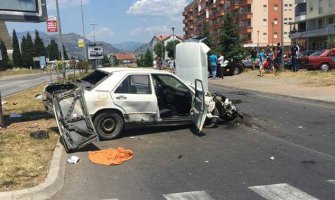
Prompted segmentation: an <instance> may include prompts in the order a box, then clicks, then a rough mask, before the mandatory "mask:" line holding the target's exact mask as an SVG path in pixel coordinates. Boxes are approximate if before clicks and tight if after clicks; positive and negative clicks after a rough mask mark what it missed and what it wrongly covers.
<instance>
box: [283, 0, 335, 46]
mask: <svg viewBox="0 0 335 200" xmlns="http://www.w3.org/2000/svg"><path fill="white" fill-rule="evenodd" d="M295 3H296V7H295V11H296V12H295V22H294V23H292V24H290V30H291V31H290V38H291V39H292V40H293V41H296V42H297V44H298V45H299V46H300V47H301V48H302V49H306V50H317V49H324V48H326V47H327V40H328V38H332V37H334V36H335V0H296V1H295Z"/></svg>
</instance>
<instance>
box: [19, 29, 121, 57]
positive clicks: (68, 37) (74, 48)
mask: <svg viewBox="0 0 335 200" xmlns="http://www.w3.org/2000/svg"><path fill="white" fill-rule="evenodd" d="M28 32H29V34H30V35H31V37H32V38H33V39H35V31H28ZM28 32H18V33H17V37H18V39H19V40H22V37H23V36H26V35H27V33H28ZM39 34H40V37H41V38H42V40H43V42H44V45H45V46H47V45H48V44H50V42H51V40H55V41H56V42H58V38H59V37H58V34H47V33H44V32H39ZM82 38H83V37H82V36H80V35H78V34H76V33H69V34H63V44H64V46H65V48H66V51H67V52H68V54H69V56H70V57H72V56H73V57H76V58H84V55H85V54H84V49H83V48H79V47H78V39H82ZM90 42H91V41H90V40H86V43H90ZM101 43H102V44H103V45H104V53H105V54H110V53H117V52H120V51H121V50H119V49H117V48H115V47H114V46H113V45H111V44H109V43H107V42H101Z"/></svg>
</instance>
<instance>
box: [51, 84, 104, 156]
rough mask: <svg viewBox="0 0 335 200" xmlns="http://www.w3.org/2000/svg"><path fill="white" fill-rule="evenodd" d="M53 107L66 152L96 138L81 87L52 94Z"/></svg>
mask: <svg viewBox="0 0 335 200" xmlns="http://www.w3.org/2000/svg"><path fill="white" fill-rule="evenodd" d="M53 108H54V113H55V118H56V122H57V125H58V129H59V132H60V135H61V138H62V140H63V145H64V148H65V150H66V151H67V152H69V151H74V150H77V149H79V148H81V147H83V146H85V145H87V144H89V143H91V142H92V141H94V140H97V139H98V135H97V133H96V131H95V129H94V126H93V123H92V121H91V118H90V115H89V113H88V111H87V107H86V103H85V99H84V93H83V90H82V89H80V88H77V89H76V90H71V91H68V92H64V93H61V94H58V95H56V96H54V99H53Z"/></svg>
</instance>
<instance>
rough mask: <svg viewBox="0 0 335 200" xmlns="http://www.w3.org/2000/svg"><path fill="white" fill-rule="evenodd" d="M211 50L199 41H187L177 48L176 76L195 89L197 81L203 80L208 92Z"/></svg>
mask: <svg viewBox="0 0 335 200" xmlns="http://www.w3.org/2000/svg"><path fill="white" fill-rule="evenodd" d="M209 50H210V48H209V47H208V46H207V45H206V44H204V43H201V42H198V41H186V42H182V43H179V44H178V45H177V46H176V75H177V76H178V77H179V78H181V79H182V80H183V81H184V82H185V83H186V84H187V85H190V86H191V87H193V88H194V81H195V79H199V80H202V82H203V87H204V91H208V58H207V53H208V52H209Z"/></svg>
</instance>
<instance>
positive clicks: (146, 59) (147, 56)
mask: <svg viewBox="0 0 335 200" xmlns="http://www.w3.org/2000/svg"><path fill="white" fill-rule="evenodd" d="M152 62H153V58H152V53H151V52H150V50H149V49H147V50H146V52H145V53H144V55H143V65H144V66H145V67H152V65H153V64H152Z"/></svg>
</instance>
